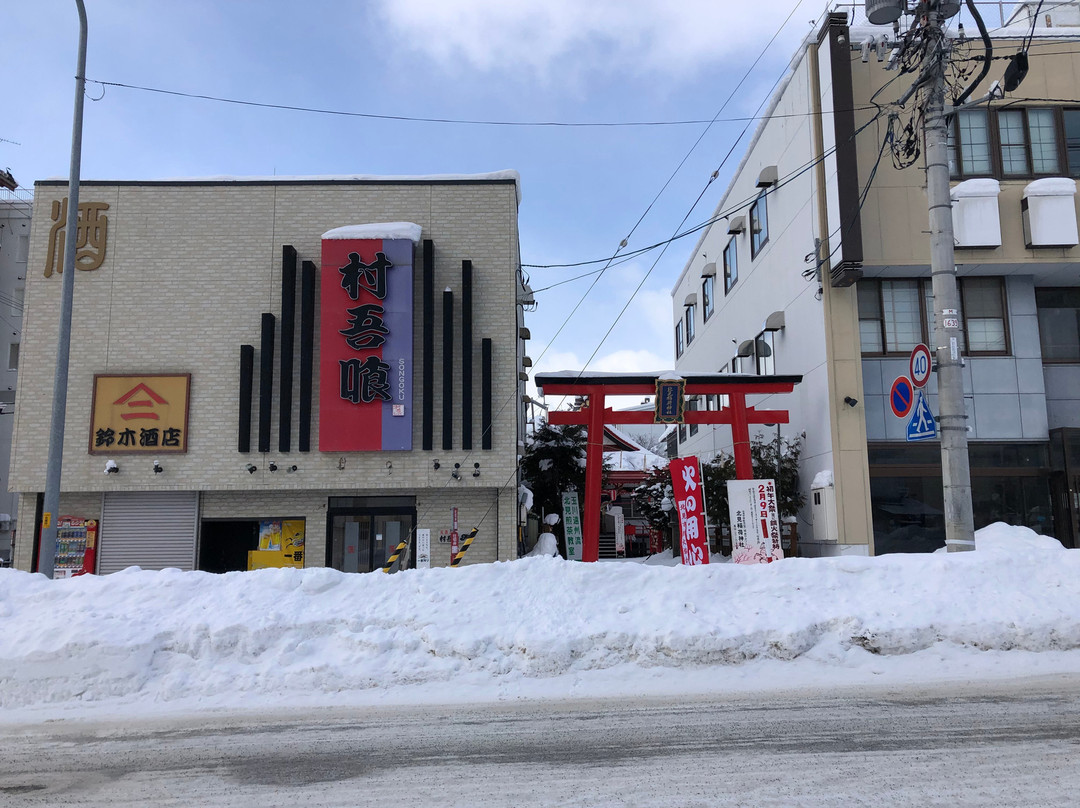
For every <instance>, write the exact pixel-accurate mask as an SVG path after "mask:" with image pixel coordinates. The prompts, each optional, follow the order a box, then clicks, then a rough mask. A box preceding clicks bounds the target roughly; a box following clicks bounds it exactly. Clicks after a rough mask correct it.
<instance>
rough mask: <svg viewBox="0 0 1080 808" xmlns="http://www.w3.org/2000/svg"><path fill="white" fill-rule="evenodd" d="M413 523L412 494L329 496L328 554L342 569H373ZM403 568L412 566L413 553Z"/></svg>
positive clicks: (414, 514) (390, 552)
mask: <svg viewBox="0 0 1080 808" xmlns="http://www.w3.org/2000/svg"><path fill="white" fill-rule="evenodd" d="M415 524H416V506H415V500H414V498H413V497H332V498H331V499H330V504H329V512H328V514H327V522H326V531H327V537H326V539H327V556H328V558H329V559H330V566H332V567H333V568H334V569H336V570H341V571H342V572H372V571H374V570H379V569H382V566H383V564H385V563H386V559H387V558H389V557H390V555H391V554H392V553H393V550H394V548H395V547H396V546H397V545H398V543H399V542H400V541H402V540H403V539H408V538H409V537H410V536H411V535H412V531H413V527H414V526H415ZM408 556H409V557H408V558H407V559H403V562H404V563H402V567H403V568H404V567H412V566H414V565H415V561H414V559H413V557H412V553H409V554H408Z"/></svg>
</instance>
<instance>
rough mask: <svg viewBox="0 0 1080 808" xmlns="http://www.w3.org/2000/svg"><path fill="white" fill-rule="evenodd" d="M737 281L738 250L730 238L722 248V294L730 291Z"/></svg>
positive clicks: (732, 238)
mask: <svg viewBox="0 0 1080 808" xmlns="http://www.w3.org/2000/svg"><path fill="white" fill-rule="evenodd" d="M737 280H739V249H738V245H736V243H735V237H734V236H732V237H731V238H730V239H729V240H728V243H727V247H725V248H724V294H725V295H726V294H727V293H728V292H730V291H731V287H732V286H734V285H735V282H736V281H737Z"/></svg>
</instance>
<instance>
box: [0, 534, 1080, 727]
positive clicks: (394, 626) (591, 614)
mask: <svg viewBox="0 0 1080 808" xmlns="http://www.w3.org/2000/svg"><path fill="white" fill-rule="evenodd" d="M1029 533H1030V531H1025V530H1024V529H1023V528H1007V527H1005V526H1002V525H994V526H992V527H991V528H988V529H987V530H985V531H982V532H980V534H979V535H978V541H979V542H980V543H981V544H982V543H985V546H986V547H987V549H988V550H989V551H983V552H979V551H976V552H973V553H951V554H944V555H892V556H883V557H879V558H861V557H842V558H832V559H788V560H784V561H780V562H777V563H774V564H768V565H760V566H743V565H738V564H711V565H708V566H698V567H684V566H667V565H666V564H665V563H664V562H665V561H666V562H667V563H670V560H669V559H662V558H657V559H656V560H657V561H658V562H660V563H658V564H655V565H654V564H642V563H632V562H629V561H627V562H621V563H600V564H580V563H574V562H567V561H564V560H562V559H560V558H527V559H522V560H520V561H513V562H502V563H497V564H485V565H473V566H466V567H464V568H441V569H430V570H411V571H406V572H403V573H399V574H395V575H384V574H381V573H372V574H369V575H348V574H344V573H340V572H336V571H334V570H330V569H307V570H295V569H267V570H260V571H257V572H250V573H229V574H226V575H211V574H207V573H199V572H179V571H176V570H165V571H162V572H150V571H142V570H139V569H137V568H132V569H129V570H126V571H124V572H120V573H117V574H114V575H110V576H104V577H96V576H84V577H81V578H75V579H69V580H58V581H49V580H47V579H46V578H44V577H43V576H41V575H31V574H28V573H24V572H18V571H14V570H7V569H4V570H0V626H3V630H2V633H0V707H2V708H3V709H2V710H0V716H4V717H6V718H7V719H9V720H13V716H18V715H19V714H20V712H21V714H24V715H25V714H30V713H32V714H34V715H37V716H40V715H41V714H42V712H43V711H44V712H46V713H48V712H49V711H53V712H64V711H68V712H70V711H71V710H72V709H76V708H77V709H78V710H88V709H90V708H93V707H95V706H99V707H100V708H102V709H107V710H115V709H117V708H118V707H123V708H125V709H137V710H139V711H141V712H146V711H148V710H154V709H159V710H163V709H166V708H168V709H178V707H177V705H183V706H184V709H196V708H198V709H207V708H220V707H226V706H236V705H238V704H243V705H245V706H255V707H258V706H262V707H273V706H275V705H279V704H282V703H286V702H287V703H289V704H293V705H296V704H299V703H312V704H314V703H324V704H342V703H345V702H348V701H349V700H350V699H351V700H354V701H355V700H356V699H358V698H359V697H360V694H364V693H367V694H372V695H373V697H377V698H380V699H384V700H385V699H387V698H393V694H394V693H395V692H396V693H401V692H404V691H402V690H401V689H400V688H397V689H395V688H396V686H401V685H425V686H426V689H424V690H422V691H420V692H423V693H425V694H427V695H426V697H427V698H434V697H436V695H437V694H441V697H444V698H446V699H447V700H452V699H453V698H454V694H460V693H462V692H464V690H463V688H466V687H476V688H484V687H486V688H488V690H486V691H482V693H487V692H489V691H490V692H503V693H506V692H512V693H513V694H514V696H515V697H518V696H521V695H529V694H542V693H551V692H553V689H559V690H560V693H559V694H560V695H566V693H567V692H568V691H572V690H573V688H572V687H571V686H570V684H568V683H572V682H579V681H581V680H582V677H585V676H592V675H593V674H596V673H597V672H605V673H606V674H609V675H610V676H611V679H610V680H609V681H610V682H616V683H618V684H619V685H620V686H624V687H625V686H631V685H635V683H637V684H641V685H642V686H644V683H645V682H654V683H656V686H657V687H665V688H669V689H670V687H671V677H672V676H673V675H675V674H676V673H678V674H679V675H680V676H684V675H691V674H693V672H694V671H701V672H704V674H707V676H708V680H707V681H708V686H709V687H712V688H714V689H722V688H723V687H725V686H727V685H725V684H724V683H725V682H730V680H731V679H732V677H736V678H737V677H738V676H740V675H741V676H744V677H752V678H754V680H755V681H763V680H768V681H772V682H774V683H778V684H777V686H791V685H792V684H793V682H796V681H805V675H806V673H807V671H808V670H811V669H813V670H817V671H818V672H819V673H820V672H821V671H822V670H824V671H826V674H827V678H826V681H836V680H837V679H839V678H843V676H845V675H850V674H851V672H853V671H855V672H863V673H873V674H877V673H881V672H882V671H885V672H888V671H889V670H894V671H895V670H898V669H899V668H897V667H896V666H897V665H901V664H902V663H903V661H904V660H908V659H910V660H911V662H908V663H906V664H907V665H908V667H907V668H905V670H909V671H910V675H911V676H912V677H919V678H922V677H925V676H927V675H928V671H933V670H935V668H934V665H940V664H946V663H952V664H954V665H959V666H961V667H963V670H964V674H963V675H968V673H969V672H970V671H971V670H972V668H971V666H975V668H976V669H978V666H980V665H982V666H984V667H985V666H986V665H989V664H990V662H991V660H992V659H999V660H1000V658H1001V657H1002V656H1003V654H1002V652H1008V653H1007V654H1004V656H1007V657H1009V658H1011V659H1032V658H1038V659H1040V660H1049V659H1051V658H1057V657H1055V656H1054V654H1055V653H1056V654H1058V655H1059V656H1060V654H1061V653H1062V652H1068V654H1070V655H1071V656H1068V660H1067V662H1068V664H1070V665H1073V666H1074V667H1075V665H1076V664H1078V662H1080V651H1077V650H1076V649H1080V621H1077V620H1076V619H1075V611H1076V603H1077V602H1080V552H1078V551H1074V550H1063V549H1056V550H1051V549H1047V547H1045V546H1043V542H1044V540H1043V539H1041V538H1039V537H1035V538H1034V539H1033V538H1032V537H1033V536H1034V534H1031V535H1028V534H1029ZM1036 539H1037V541H1036ZM988 652H990V653H988ZM1023 652H1040V653H1038V654H1030V653H1028V654H1025V653H1023ZM1042 652H1054V653H1049V654H1048V653H1042ZM763 661H764V662H768V663H769V664H770V665H772V666H773V667H772V668H770V669H769V670H770V671H771V673H768V674H765V673H762V670H763V669H762V668H761V667H760V666H761V665H762V664H763ZM890 665H892V666H893V667H892V668H890V667H889V666H890ZM800 666H801V667H800ZM675 669H680V670H679V671H676V670H675ZM740 671H742V673H741V674H740V673H739V672H740ZM658 672H663V681H662V682H660V681H658ZM433 684H438V685H446V686H445V687H431V685H433ZM507 687H510V691H508V690H507ZM417 692H418V691H417V690H416V688H413V689H411V691H410V693H411V696H409V697H410V698H414V697H415V696H416V693H417ZM603 692H609V691H607V690H605V691H603Z"/></svg>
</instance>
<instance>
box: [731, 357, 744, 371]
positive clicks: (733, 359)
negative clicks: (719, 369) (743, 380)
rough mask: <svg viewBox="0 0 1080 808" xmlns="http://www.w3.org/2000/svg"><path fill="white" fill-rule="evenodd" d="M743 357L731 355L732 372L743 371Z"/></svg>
mask: <svg viewBox="0 0 1080 808" xmlns="http://www.w3.org/2000/svg"><path fill="white" fill-rule="evenodd" d="M741 359H742V357H739V356H733V357H731V372H732V373H742V371H741V370H740V369H739V364H740V360H741Z"/></svg>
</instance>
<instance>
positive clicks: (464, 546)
mask: <svg viewBox="0 0 1080 808" xmlns="http://www.w3.org/2000/svg"><path fill="white" fill-rule="evenodd" d="M479 530H480V528H478V527H474V528H473V529H472V530H470V531H469V532H468V533H466V534H465V539H464V540H463V541H462V542H461V547H460V548H459V549H458V551H457V555H455V556H454V557H453V558H452V559H451V560H450V566H451V567H456V566H458V565H459V564H460V563H461V559H462V558H464V557H465V551H466V550H468V549H469V545H471V544H472V543H473V539H475V538H476V534H477V532H479Z"/></svg>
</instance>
